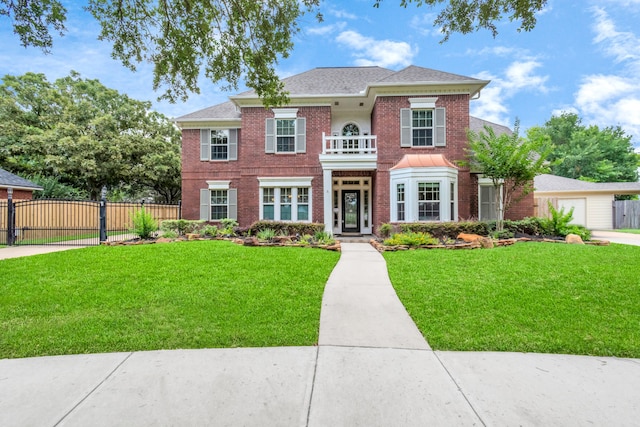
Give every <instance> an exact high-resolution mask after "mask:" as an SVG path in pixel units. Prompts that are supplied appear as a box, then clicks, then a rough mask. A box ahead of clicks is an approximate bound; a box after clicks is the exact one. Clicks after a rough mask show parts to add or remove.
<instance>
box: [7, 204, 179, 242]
mask: <svg viewBox="0 0 640 427" xmlns="http://www.w3.org/2000/svg"><path fill="white" fill-rule="evenodd" d="M143 207H144V209H145V210H146V211H147V212H148V213H150V214H151V216H152V217H153V218H154V219H155V220H156V221H158V222H161V221H163V220H166V219H180V217H181V205H180V204H177V205H163V204H156V203H148V204H144V203H114V202H108V203H107V201H106V200H104V199H102V200H101V201H93V200H52V199H36V200H16V201H12V200H11V199H10V200H8V201H6V200H3V201H0V245H9V246H11V245H75V246H92V245H99V244H100V242H104V241H108V240H124V239H130V238H134V237H136V236H135V234H133V232H132V231H131V229H132V225H133V224H132V220H131V217H132V215H133V213H134V212H136V211H138V210H140V209H142V208H143Z"/></svg>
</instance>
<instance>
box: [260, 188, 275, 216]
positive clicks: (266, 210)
mask: <svg viewBox="0 0 640 427" xmlns="http://www.w3.org/2000/svg"><path fill="white" fill-rule="evenodd" d="M275 201H276V191H275V188H263V189H262V219H269V220H274V219H275V218H276V217H275V206H276V203H275Z"/></svg>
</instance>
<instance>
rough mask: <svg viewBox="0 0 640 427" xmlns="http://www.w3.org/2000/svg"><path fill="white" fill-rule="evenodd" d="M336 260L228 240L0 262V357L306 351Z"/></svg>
mask: <svg viewBox="0 0 640 427" xmlns="http://www.w3.org/2000/svg"><path fill="white" fill-rule="evenodd" d="M338 258H339V254H338V253H335V252H329V251H323V250H319V249H311V248H287V247H268V248H265V247H243V246H239V245H236V244H233V243H230V242H226V241H202V242H182V243H172V244H156V245H142V246H118V247H105V246H101V247H92V248H85V249H77V250H72V251H65V252H57V253H52V254H47V255H38V256H33V257H25V258H17V259H8V260H2V261H0V271H1V272H2V280H1V283H0V301H1V302H0V330H2V334H0V358H16V357H28V356H43V355H58V354H79V353H100V352H118V351H134V350H154V349H176V348H208V347H263V346H308V345H314V344H315V343H316V342H317V339H318V329H319V319H320V307H321V301H322V293H323V290H324V285H325V284H326V281H327V279H328V277H329V274H330V273H331V271H332V269H333V267H334V266H335V264H336V262H337V260H338Z"/></svg>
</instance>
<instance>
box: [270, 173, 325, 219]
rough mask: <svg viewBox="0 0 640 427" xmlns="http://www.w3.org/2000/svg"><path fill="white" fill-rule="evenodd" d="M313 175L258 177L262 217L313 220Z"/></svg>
mask: <svg viewBox="0 0 640 427" xmlns="http://www.w3.org/2000/svg"><path fill="white" fill-rule="evenodd" d="M312 179H313V178H311V177H302V178H297V177H296V178H258V181H259V183H260V184H259V185H260V201H261V203H260V219H264V220H273V221H293V222H307V221H311V180H312Z"/></svg>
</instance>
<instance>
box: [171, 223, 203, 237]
mask: <svg viewBox="0 0 640 427" xmlns="http://www.w3.org/2000/svg"><path fill="white" fill-rule="evenodd" d="M203 225H204V221H200V220H187V219H170V220H165V221H162V225H161V226H160V229H161V230H162V231H164V232H166V231H173V232H175V233H177V234H178V236H184V235H185V234H189V233H196V232H198V231H199V230H200V228H201V227H203Z"/></svg>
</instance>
